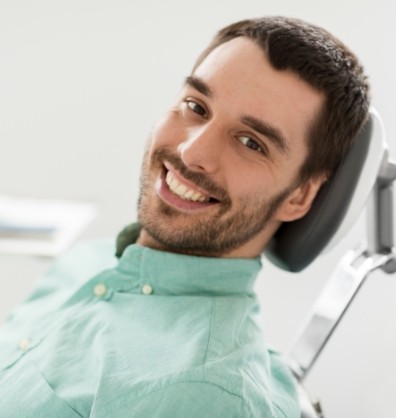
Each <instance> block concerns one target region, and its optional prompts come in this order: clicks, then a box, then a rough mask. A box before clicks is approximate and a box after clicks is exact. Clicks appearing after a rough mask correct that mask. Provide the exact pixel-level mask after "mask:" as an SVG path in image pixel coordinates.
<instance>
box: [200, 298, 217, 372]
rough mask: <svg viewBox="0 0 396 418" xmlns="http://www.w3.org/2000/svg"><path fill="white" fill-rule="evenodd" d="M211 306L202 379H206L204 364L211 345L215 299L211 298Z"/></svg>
mask: <svg viewBox="0 0 396 418" xmlns="http://www.w3.org/2000/svg"><path fill="white" fill-rule="evenodd" d="M211 305H212V307H211V308H212V309H211V312H210V324H209V335H208V343H207V345H206V350H205V357H204V362H203V364H204V378H205V379H206V364H207V361H208V357H209V352H210V347H211V343H212V336H213V324H214V318H215V311H216V299H215V298H214V297H212V298H211Z"/></svg>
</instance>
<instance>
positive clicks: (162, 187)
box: [155, 162, 219, 212]
mask: <svg viewBox="0 0 396 418" xmlns="http://www.w3.org/2000/svg"><path fill="white" fill-rule="evenodd" d="M163 165H164V166H163V170H162V172H161V174H160V176H159V177H158V179H157V181H156V184H155V189H156V192H157V194H158V196H159V197H160V198H161V200H163V201H164V202H165V203H167V204H168V205H170V206H172V207H174V208H175V209H177V210H179V211H182V212H197V211H200V210H204V209H207V208H209V207H213V206H214V205H217V204H218V203H219V202H218V201H215V202H213V201H210V202H199V201H192V200H185V199H182V198H181V197H179V196H177V195H176V194H175V193H173V192H172V191H171V190H170V189H169V186H168V184H167V183H166V180H165V177H166V174H167V172H168V171H171V172H172V174H173V175H174V176H175V177H176V178H177V179H180V181H181V182H182V183H184V184H185V185H186V186H187V187H190V188H191V189H194V190H196V191H199V192H200V193H202V194H203V195H205V196H210V195H209V194H208V192H206V191H205V190H203V189H201V188H200V187H198V186H196V185H195V184H193V183H191V182H189V181H188V180H186V179H184V178H183V177H181V176H180V174H179V173H177V171H175V169H174V168H173V167H172V166H171V164H169V163H168V162H164V163H163Z"/></svg>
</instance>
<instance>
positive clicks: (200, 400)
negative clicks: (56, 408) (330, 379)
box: [90, 382, 272, 418]
mask: <svg viewBox="0 0 396 418" xmlns="http://www.w3.org/2000/svg"><path fill="white" fill-rule="evenodd" d="M109 416H111V417H112V418H126V417H128V418H147V417H150V418H168V417H169V418H170V417H172V418H204V417H210V418H224V417H227V418H245V417H251V416H252V415H251V414H250V413H249V412H248V410H247V409H246V405H245V403H244V401H243V399H242V398H241V397H240V396H238V395H235V394H233V393H230V392H227V391H226V390H224V389H223V388H221V387H219V386H217V385H215V384H212V383H208V382H178V383H173V384H170V385H168V386H166V387H164V388H161V389H157V390H154V391H152V392H150V393H149V394H147V395H144V396H142V397H139V398H137V399H136V398H135V399H125V398H124V399H122V398H120V399H117V400H116V401H115V402H111V403H109V404H107V405H106V407H105V408H101V409H100V410H98V411H92V413H91V415H90V417H91V418H104V417H109ZM262 417H272V414H269V415H265V414H264V415H262Z"/></svg>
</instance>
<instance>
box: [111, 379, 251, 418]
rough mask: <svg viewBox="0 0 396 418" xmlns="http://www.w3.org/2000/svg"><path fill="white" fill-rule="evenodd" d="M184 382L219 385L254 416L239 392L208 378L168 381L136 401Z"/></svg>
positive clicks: (219, 387)
mask: <svg viewBox="0 0 396 418" xmlns="http://www.w3.org/2000/svg"><path fill="white" fill-rule="evenodd" d="M183 383H191V384H196V383H199V384H204V385H210V386H214V387H217V388H218V389H220V390H221V391H222V392H224V393H226V394H228V395H230V396H233V397H235V398H237V399H239V400H240V401H241V402H242V406H243V409H244V410H245V411H247V412H248V416H249V417H253V415H252V411H251V410H250V408H249V407H248V404H247V403H246V401H245V399H244V398H243V397H242V396H241V395H238V394H237V393H234V392H231V391H229V390H227V389H225V388H224V387H223V386H220V385H219V384H217V383H213V382H211V381H208V380H187V379H183V380H178V381H177V382H170V383H167V384H166V385H164V386H162V387H159V388H156V389H153V390H150V391H149V392H148V393H145V394H143V395H140V396H138V397H136V398H135V399H134V401H138V400H141V399H143V398H145V397H147V396H150V395H152V394H154V393H155V392H160V391H162V390H166V389H167V388H168V387H170V386H174V385H178V384H183ZM117 399H118V398H114V399H113V401H114V400H117ZM110 403H111V401H110V402H107V403H106V404H107V405H108V404H110ZM106 404H105V405H106Z"/></svg>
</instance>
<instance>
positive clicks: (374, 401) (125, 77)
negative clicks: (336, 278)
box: [0, 0, 396, 418]
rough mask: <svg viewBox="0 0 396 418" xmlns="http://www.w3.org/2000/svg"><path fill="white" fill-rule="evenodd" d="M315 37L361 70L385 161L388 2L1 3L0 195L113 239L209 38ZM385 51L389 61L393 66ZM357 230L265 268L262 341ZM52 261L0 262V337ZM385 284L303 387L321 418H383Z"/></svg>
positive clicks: (284, 343) (311, 293)
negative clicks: (277, 30)
mask: <svg viewBox="0 0 396 418" xmlns="http://www.w3.org/2000/svg"><path fill="white" fill-rule="evenodd" d="M276 14H281V15H288V16H293V17H299V18H302V19H305V20H307V21H310V22H312V23H316V24H318V25H321V26H323V27H325V28H326V29H328V30H330V31H331V32H333V33H334V34H336V35H337V36H338V37H340V38H341V39H342V40H343V41H344V42H345V43H346V44H347V45H349V46H350V47H351V49H352V50H354V51H355V52H356V53H357V55H358V56H360V58H361V60H362V62H363V63H364V65H365V68H366V71H367V73H368V74H369V75H370V79H371V84H372V94H373V104H374V105H375V107H376V108H377V109H378V110H379V112H380V114H381V115H382V118H383V121H384V124H385V128H386V132H387V139H388V143H389V147H390V151H391V154H392V155H393V156H395V157H396V140H395V139H396V123H395V109H396V82H395V79H394V68H395V64H396V55H395V54H394V42H395V40H396V26H395V25H394V16H395V14H396V3H392V2H390V1H389V0H377V1H375V2H373V1H368V0H359V1H358V0H349V1H345V0H333V1H332V2H318V1H313V0H300V1H298V2H296V1H293V0H283V1H282V0H277V1H266V2H264V1H259V0H245V1H243V2H241V1H232V0H227V1H226V0H218V1H217V2H214V1H212V0H202V1H200V2H188V1H182V0H167V1H166V2H165V1H164V2H160V1H152V0H146V1H144V2H137V1H134V2H133V1H126V0H111V1H110V0H95V1H93V0H92V1H87V0H79V1H76V0H69V1H67V2H66V1H64V2H60V1H49V0H36V1H34V2H32V1H27V0H22V1H21V0H13V1H11V0H2V1H1V2H0V145H1V148H0V194H4V195H11V196H16V197H18V196H20V197H40V198H59V199H67V200H73V201H79V202H89V203H94V204H95V205H96V207H97V209H98V215H97V217H96V218H95V220H94V222H92V223H91V224H90V225H89V227H88V228H87V229H86V230H85V231H84V232H83V234H82V235H81V236H80V237H79V239H80V240H86V239H96V238H103V237H105V238H113V237H115V235H116V234H117V233H118V231H119V230H120V229H121V228H122V227H123V226H124V225H125V224H127V223H129V222H131V221H134V220H135V219H136V200H137V195H138V183H139V171H140V160H141V156H142V153H143V147H144V143H145V139H146V138H147V136H148V134H149V132H150V129H151V126H152V125H153V123H154V122H155V121H156V119H157V118H158V116H159V115H160V114H161V113H162V112H163V111H164V110H165V109H166V108H167V107H168V106H169V105H170V104H171V103H172V101H173V100H174V98H175V97H176V95H177V93H178V91H179V88H180V86H181V83H182V81H183V78H184V77H185V75H187V74H188V73H189V71H190V69H191V67H192V64H193V62H194V59H195V58H196V56H197V54H198V53H199V52H200V51H201V50H202V49H203V48H204V47H205V46H206V44H207V43H208V42H209V40H210V38H211V37H212V36H213V35H214V33H215V32H216V31H217V30H218V29H219V28H220V27H222V26H224V25H226V24H228V23H231V22H233V21H236V20H240V19H243V18H248V17H258V16H262V15H276ZM392 51H393V52H392ZM364 228H365V223H364V216H362V218H361V219H359V220H358V222H357V224H356V225H355V226H354V228H353V229H352V231H351V232H350V233H349V234H348V235H347V236H346V237H345V239H344V240H343V241H342V242H341V243H340V244H339V245H338V246H337V247H336V248H335V249H334V250H333V251H332V252H331V253H329V254H326V255H324V256H322V257H320V258H319V259H318V260H316V261H315V262H314V263H313V265H311V266H310V267H309V268H308V269H307V270H306V271H304V272H303V273H300V274H298V275H295V274H287V273H284V272H281V271H279V270H277V269H276V268H275V267H273V266H271V265H270V264H269V263H268V262H266V261H264V263H265V268H264V270H263V272H262V274H261V277H260V279H259V283H258V288H257V290H258V293H259V297H260V299H261V300H262V304H263V309H262V316H263V321H264V324H265V329H266V335H267V339H268V341H269V342H270V343H272V344H273V345H274V346H276V347H277V348H278V349H280V350H286V349H287V348H288V347H289V346H290V345H291V343H292V342H293V339H294V338H295V336H296V332H297V330H298V328H299V327H300V325H301V323H302V322H303V321H304V318H305V316H306V315H307V314H308V312H309V310H310V308H311V306H312V304H313V303H314V301H315V298H316V297H317V295H318V293H319V292H320V290H321V289H322V287H323V286H324V284H325V282H326V280H327V279H328V277H329V275H330V274H331V272H332V271H333V269H334V267H335V265H336V263H337V261H338V260H339V259H340V257H341V256H342V255H343V254H344V253H345V251H346V250H347V249H348V248H352V247H356V245H357V244H359V242H360V241H361V239H362V237H363V235H364ZM50 262H51V259H49V258H43V257H41V258H39V257H28V256H21V255H4V254H1V255H0V284H1V288H2V291H1V292H0V323H1V322H2V321H4V318H5V315H6V312H7V311H9V310H10V309H11V308H12V307H13V306H15V304H17V303H19V302H20V301H21V300H23V299H24V298H25V297H26V295H27V294H28V293H29V291H30V289H31V287H32V286H33V285H34V282H35V280H37V278H38V277H39V276H40V274H41V273H42V272H43V271H44V270H45V269H46V268H47V267H48V265H49V263H50ZM395 299H396V277H395V276H386V275H384V274H382V273H376V274H373V275H372V276H371V277H370V279H369V280H368V282H367V283H366V284H365V285H364V287H363V289H362V290H361V292H360V294H359V295H358V297H357V299H356V301H355V302H354V303H353V305H352V307H351V309H350V311H349V312H348V314H347V316H346V318H345V319H344V320H343V321H342V323H341V325H340V326H339V328H338V329H337V331H336V333H335V334H334V336H333V337H332V339H331V341H330V342H329V344H328V346H327V348H326V349H325V351H324V352H323V354H322V355H321V357H320V359H319V360H318V362H317V364H316V366H315V367H314V369H313V371H312V372H311V374H310V375H309V377H308V379H307V381H306V386H307V387H308V389H309V391H310V392H311V393H313V394H315V395H317V396H318V397H319V398H320V400H321V402H322V405H323V408H324V411H325V412H326V413H327V415H326V417H328V418H352V417H358V418H377V417H381V418H391V417H394V416H395V413H394V405H393V399H394V395H395V393H396V386H395V385H396V384H395V382H394V376H395V374H396V360H395V358H394V353H395V352H396V304H395Z"/></svg>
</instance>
